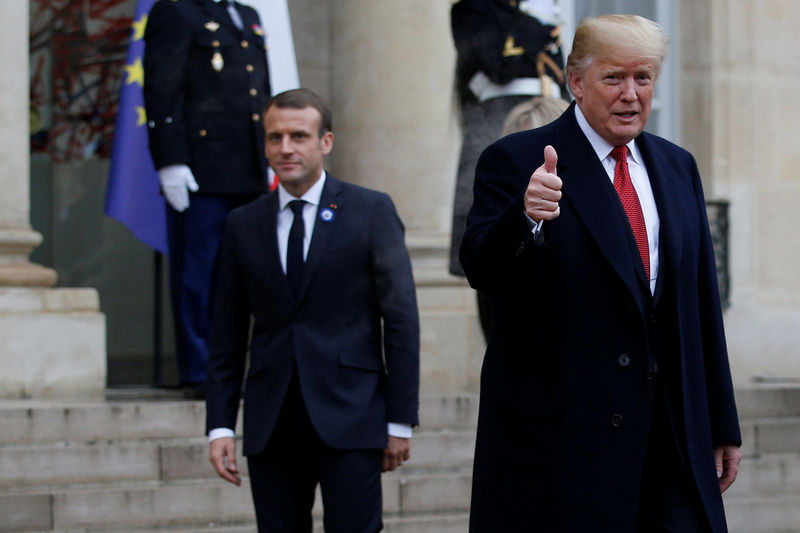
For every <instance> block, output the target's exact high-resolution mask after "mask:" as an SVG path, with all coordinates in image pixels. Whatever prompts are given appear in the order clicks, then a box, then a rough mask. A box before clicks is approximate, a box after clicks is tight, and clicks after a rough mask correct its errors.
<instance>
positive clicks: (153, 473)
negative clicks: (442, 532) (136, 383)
mask: <svg viewBox="0 0 800 533" xmlns="http://www.w3.org/2000/svg"><path fill="white" fill-rule="evenodd" d="M238 448H239V450H241V446H239V447H238ZM474 448H475V431H474V430H438V431H418V432H417V433H416V434H415V436H414V438H413V441H412V449H411V451H412V456H411V460H409V461H408V462H406V464H405V465H404V468H403V470H402V471H403V472H406V473H408V472H411V473H430V472H445V473H446V472H451V471H456V470H464V469H468V468H469V467H471V466H472V455H473V451H474ZM237 463H238V465H239V467H240V470H241V471H242V472H243V473H244V474H246V473H247V461H246V460H244V459H243V458H242V457H241V455H240V456H239V458H238V461H237ZM215 477H216V473H215V472H214V470H213V468H212V466H211V464H210V463H209V462H208V443H207V440H206V439H205V437H194V438H185V439H149V440H145V439H141V440H127V441H97V442H94V443H79V444H73V443H64V442H61V443H51V444H31V445H26V444H11V445H5V446H0V493H2V492H3V491H9V490H13V489H16V490H19V489H20V488H22V487H36V486H41V485H46V486H62V485H79V484H98V483H103V482H108V483H119V482H132V481H177V480H190V479H199V478H215Z"/></svg>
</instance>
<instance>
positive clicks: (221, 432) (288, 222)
mask: <svg viewBox="0 0 800 533" xmlns="http://www.w3.org/2000/svg"><path fill="white" fill-rule="evenodd" d="M326 177H327V174H326V173H325V171H324V170H323V171H322V176H320V178H319V179H318V180H317V181H316V183H314V185H312V186H311V187H310V188H309V189H308V190H307V191H306V193H305V194H304V195H303V196H302V197H300V198H299V200H304V201H305V202H306V203H305V205H304V206H303V222H304V223H305V235H304V236H303V259H304V260H305V258H306V257H308V248H309V246H310V245H311V236H312V235H313V234H314V223H315V222H316V220H317V212H318V211H319V202H320V199H321V198H322V189H323V188H324V187H325V179H326ZM292 200H298V198H295V197H294V196H292V195H291V194H289V193H288V192H287V191H286V189H284V188H283V185H282V184H280V183H278V222H277V233H278V254H279V255H280V259H281V267H282V268H283V273H284V274H285V273H286V250H287V248H288V247H289V230H290V229H291V227H292V222H293V221H294V214H293V213H292V209H291V208H290V207H289V202H291V201H292ZM388 433H389V435H391V436H392V437H400V438H405V439H410V438H411V435H412V433H413V431H412V429H411V426H410V425H408V424H397V423H394V422H389V426H388ZM233 436H235V433H234V431H233V430H232V429H230V428H216V429H212V430H211V431H209V432H208V440H209V442H211V441H212V440H215V439H219V438H222V437H233Z"/></svg>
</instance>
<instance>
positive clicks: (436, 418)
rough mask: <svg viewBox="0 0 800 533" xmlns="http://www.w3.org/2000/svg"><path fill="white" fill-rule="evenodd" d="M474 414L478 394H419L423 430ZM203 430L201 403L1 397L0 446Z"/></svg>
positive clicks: (468, 420)
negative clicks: (81, 400)
mask: <svg viewBox="0 0 800 533" xmlns="http://www.w3.org/2000/svg"><path fill="white" fill-rule="evenodd" d="M126 398H128V397H127V396H126ZM477 416H478V397H477V395H476V394H459V395H436V396H431V395H428V396H422V397H421V398H420V420H421V426H420V429H422V430H436V429H445V428H449V429H467V428H473V427H474V426H475V423H476V421H477ZM239 419H240V420H239V423H240V425H241V417H239ZM204 431H205V404H204V403H203V402H200V401H175V400H162V401H153V400H149V401H145V400H129V399H125V400H122V401H98V402H78V401H44V400H0V445H5V444H19V443H45V442H93V441H106V440H130V439H148V438H161V439H166V438H184V437H198V436H201V435H203V433H204ZM237 432H241V427H239V428H237Z"/></svg>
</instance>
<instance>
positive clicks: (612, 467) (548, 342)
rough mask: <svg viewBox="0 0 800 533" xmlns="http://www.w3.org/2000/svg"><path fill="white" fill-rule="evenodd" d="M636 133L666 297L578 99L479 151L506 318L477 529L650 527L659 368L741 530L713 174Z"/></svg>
mask: <svg viewBox="0 0 800 533" xmlns="http://www.w3.org/2000/svg"><path fill="white" fill-rule="evenodd" d="M636 142H637V144H638V146H639V147H640V149H641V152H642V154H643V157H644V160H645V164H646V166H647V171H648V173H649V177H650V181H651V183H652V185H653V193H654V196H655V200H656V205H657V207H658V212H659V217H660V221H661V229H660V240H659V246H660V248H659V257H660V268H659V273H658V279H657V283H656V289H655V293H654V295H652V296H651V294H650V290H649V287H648V284H647V281H646V280H645V279H644V269H643V267H642V265H641V261H640V260H639V256H638V252H637V250H636V246H635V243H634V241H633V235H632V233H631V231H630V226H629V225H628V223H627V219H626V218H625V213H624V211H623V209H622V206H621V204H620V202H619V200H618V197H617V196H616V193H615V191H614V188H613V185H612V184H611V182H610V180H609V179H608V177H607V174H606V173H605V171H604V170H603V168H602V165H601V163H600V161H599V160H598V158H597V156H596V154H595V152H594V151H593V149H592V147H591V145H590V143H589V141H588V140H587V139H586V137H585V136H584V135H583V133H582V132H581V130H580V128H579V126H578V124H577V121H576V119H575V112H574V104H573V105H572V106H571V107H570V108H569V109H568V110H567V111H566V112H565V113H564V114H563V115H562V116H561V117H560V118H559V119H558V120H556V121H555V122H553V123H551V124H549V125H547V126H544V127H543V128H539V129H537V130H532V131H526V132H522V133H518V134H515V135H511V136H509V137H506V138H504V139H501V140H500V141H498V142H497V143H495V144H493V145H492V146H490V147H489V148H488V149H487V150H486V151H485V152H484V153H483V155H482V156H481V159H480V161H479V163H478V166H477V170H476V182H475V202H474V205H473V207H472V209H471V211H470V214H469V218H468V223H467V231H466V235H465V238H464V243H463V245H462V248H461V261H462V264H463V266H464V270H465V272H466V275H467V278H468V280H469V282H470V284H471V285H472V286H473V287H475V288H476V289H479V290H481V291H485V292H488V293H491V294H492V295H493V297H494V300H495V304H496V305H495V309H494V311H495V317H496V318H495V320H494V324H495V327H494V331H493V332H492V334H491V336H490V340H489V344H488V347H487V351H486V357H485V360H484V364H483V370H482V376H481V399H480V415H479V423H478V436H477V444H476V452H475V465H474V478H473V483H474V486H473V500H472V511H471V513H472V516H471V531H472V532H473V533H475V532H480V533H483V532H491V531H501V530H502V531H509V532H518V531H531V530H534V531H542V532H548V533H549V532H585V531H613V532H615V533H626V532H630V533H633V532H634V531H635V530H636V518H637V509H638V500H639V489H640V485H641V475H642V467H643V463H644V456H645V451H646V448H647V434H648V433H647V432H648V427H649V423H650V413H651V406H652V401H653V394H654V393H653V390H654V387H653V375H652V374H651V373H650V371H651V370H653V365H654V363H656V364H657V365H658V367H659V368H660V370H661V371H660V376H661V377H660V378H659V379H663V382H664V385H665V388H666V389H667V391H668V393H669V401H668V406H669V412H670V415H671V418H672V425H673V431H674V433H675V434H676V437H677V441H678V445H679V450H680V451H681V454H682V455H683V457H684V458H685V461H686V462H687V464H688V465H689V468H690V469H691V472H692V474H693V475H694V478H695V481H696V483H697V486H698V489H699V492H700V495H701V499H702V502H703V505H704V507H705V510H706V513H707V514H708V516H709V518H710V520H711V523H712V525H713V531H714V532H716V533H719V532H723V531H726V525H725V518H724V513H723V509H722V501H721V497H720V492H719V487H718V483H717V478H716V471H715V466H714V458H713V448H714V446H716V445H721V444H730V443H734V444H739V443H740V442H741V436H740V432H739V424H738V420H737V414H736V406H735V403H734V397H733V388H732V384H731V376H730V370H729V366H728V358H727V352H726V347H725V338H724V332H723V323H722V313H721V309H720V301H719V295H718V289H717V278H716V270H715V262H714V254H713V249H712V242H711V236H710V234H709V229H708V221H707V217H706V210H705V200H704V197H703V191H702V186H701V181H700V176H699V174H698V171H697V166H696V164H695V161H694V159H693V158H692V156H691V155H690V154H689V153H688V152H686V151H685V150H683V149H681V148H679V147H678V146H676V145H674V144H672V143H669V142H668V141H666V140H664V139H661V138H659V137H656V136H654V135H650V134H648V133H642V134H641V135H640V136H639V137H638V138H637V139H636ZM547 144H552V145H553V146H554V147H555V149H556V152H557V154H558V165H557V174H558V175H559V177H560V178H561V179H562V180H563V188H562V193H563V197H562V199H561V201H560V204H559V205H560V207H561V214H560V216H559V217H558V218H557V219H555V220H554V221H552V222H547V223H545V224H544V227H543V231H544V234H543V237H544V239H543V241H542V242H541V243H540V244H537V243H536V242H534V240H533V237H532V235H531V232H530V230H529V227H528V223H527V221H526V219H525V217H524V214H523V212H524V207H523V191H524V190H525V188H526V186H527V184H528V181H529V179H530V175H531V173H532V172H533V171H534V170H535V169H536V168H537V167H539V166H540V165H541V164H542V162H543V161H544V156H543V150H544V146H545V145H547Z"/></svg>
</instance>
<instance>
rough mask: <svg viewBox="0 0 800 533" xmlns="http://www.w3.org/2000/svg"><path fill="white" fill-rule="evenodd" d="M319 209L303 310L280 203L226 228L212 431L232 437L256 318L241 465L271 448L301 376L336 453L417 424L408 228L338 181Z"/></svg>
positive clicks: (376, 198)
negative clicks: (282, 254) (279, 224)
mask: <svg viewBox="0 0 800 533" xmlns="http://www.w3.org/2000/svg"><path fill="white" fill-rule="evenodd" d="M319 210H320V211H319V213H318V215H317V220H316V222H315V224H314V231H313V236H312V239H311V244H310V247H309V250H308V255H307V258H306V265H305V268H304V271H303V281H302V289H301V294H300V296H299V299H298V300H295V299H294V298H293V297H292V296H291V293H290V290H289V285H288V283H287V281H286V275H285V274H284V273H283V270H282V267H281V263H280V258H279V254H278V244H277V236H276V221H277V213H278V194H277V193H272V194H269V195H265V196H262V197H261V198H259V199H258V200H256V201H254V202H252V203H250V204H248V205H246V206H244V207H241V208H239V209H236V210H234V211H233V212H232V213H231V215H230V216H229V218H228V221H227V223H226V226H225V236H224V240H223V246H222V255H221V258H220V262H221V263H220V275H219V278H218V291H217V295H218V296H217V309H216V313H215V319H214V326H213V328H212V329H213V331H212V336H211V342H210V347H209V364H208V393H207V406H208V411H207V428H208V430H211V429H213V428H218V427H228V428H233V427H235V422H236V415H237V410H238V408H239V399H240V392H241V389H242V380H243V378H244V376H245V354H246V352H247V350H248V325H249V324H250V320H249V316H250V315H252V319H253V325H252V341H250V343H249V350H250V360H249V367H248V368H247V377H246V380H245V386H244V393H243V398H244V453H245V455H252V454H257V453H259V452H260V451H262V450H263V449H264V447H265V446H266V444H267V441H268V440H269V437H270V435H271V433H272V430H273V428H274V426H275V422H276V419H277V416H278V412H279V410H280V407H281V404H282V401H283V398H284V396H285V393H286V390H287V386H288V384H289V378H290V376H291V373H292V368H293V366H294V365H296V368H297V373H298V377H299V381H300V388H301V390H302V393H303V398H304V400H305V403H306V407H307V409H308V414H309V417H310V419H311V422H312V423H313V425H314V428H315V429H316V430H317V433H318V434H319V436H320V437H321V439H322V441H323V442H324V443H325V444H327V445H328V446H330V447H333V448H337V449H365V448H384V447H385V446H386V442H387V426H386V424H387V422H397V423H405V424H410V425H416V424H417V423H418V420H417V411H418V389H419V323H418V316H417V304H416V295H415V288H414V280H413V277H412V273H411V264H410V261H409V257H408V252H407V251H406V247H405V243H404V236H403V233H404V230H403V225H402V222H401V221H400V219H399V217H398V216H397V213H396V211H395V208H394V205H393V203H392V201H391V199H390V198H389V197H388V196H387V195H386V194H383V193H378V192H375V191H371V190H368V189H364V188H361V187H358V186H355V185H351V184H347V183H343V182H340V181H338V180H337V179H336V178H334V177H333V176H331V175H330V174H328V176H327V179H326V182H325V186H324V188H323V193H322V198H321V201H320V207H319ZM323 210H330V211H329V212H328V213H327V214H330V212H331V211H332V212H333V214H334V216H333V217H332V219H329V220H328V221H326V217H325V213H323Z"/></svg>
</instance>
